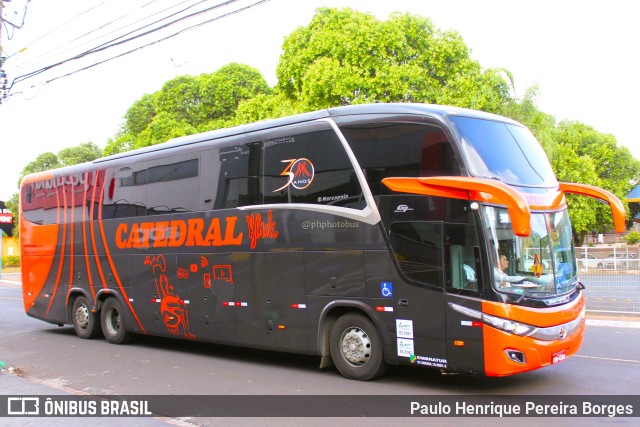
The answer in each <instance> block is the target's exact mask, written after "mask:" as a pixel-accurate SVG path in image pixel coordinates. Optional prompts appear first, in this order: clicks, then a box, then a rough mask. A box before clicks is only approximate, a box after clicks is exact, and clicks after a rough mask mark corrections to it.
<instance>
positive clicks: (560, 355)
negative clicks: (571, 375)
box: [551, 350, 567, 363]
mask: <svg viewBox="0 0 640 427" xmlns="http://www.w3.org/2000/svg"><path fill="white" fill-rule="evenodd" d="M566 358H567V354H566V353H565V351H564V350H562V351H559V352H557V353H553V354H552V355H551V363H559V362H562V361H563V360H565V359H566Z"/></svg>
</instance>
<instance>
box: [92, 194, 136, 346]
mask: <svg viewBox="0 0 640 427" xmlns="http://www.w3.org/2000/svg"><path fill="white" fill-rule="evenodd" d="M103 202H104V188H103V189H102V191H100V203H99V204H98V228H99V229H100V237H101V238H102V245H103V246H104V253H105V255H106V257H107V261H108V262H109V267H111V272H112V273H113V279H114V280H115V281H116V283H117V284H118V288H120V292H121V294H122V298H123V299H124V302H125V304H127V306H128V307H129V310H130V312H131V315H132V316H133V317H134V319H136V322H138V326H139V327H140V332H142V333H143V334H146V333H147V332H146V331H145V329H144V327H143V326H142V322H140V319H139V318H138V315H137V314H136V311H135V310H134V309H133V306H132V305H131V301H129V297H128V296H127V291H125V289H124V286H122V281H121V280H120V276H119V275H118V271H117V270H116V266H115V263H114V262H113V258H112V257H111V251H109V245H108V244H107V237H106V235H105V232H104V225H103V220H102V203H103ZM105 287H106V284H105Z"/></svg>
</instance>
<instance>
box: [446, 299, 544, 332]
mask: <svg viewBox="0 0 640 427" xmlns="http://www.w3.org/2000/svg"><path fill="white" fill-rule="evenodd" d="M449 307H451V308H452V309H453V310H455V311H457V312H458V313H461V314H464V315H465V316H469V317H472V318H474V319H478V320H482V322H483V323H485V324H487V325H489V326H491V327H494V328H496V329H500V330H501V331H504V332H508V333H510V334H514V335H518V336H521V337H526V336H528V335H531V334H533V333H535V332H536V331H537V330H538V328H536V327H535V326H531V325H527V324H526V323H520V322H515V321H513V320H508V319H503V318H502V317H497V316H492V315H490V314H485V313H481V312H479V311H477V310H473V309H471V308H469V307H464V306H462V305H459V304H454V303H452V302H450V303H449Z"/></svg>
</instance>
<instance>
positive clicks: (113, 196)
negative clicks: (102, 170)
mask: <svg viewBox="0 0 640 427" xmlns="http://www.w3.org/2000/svg"><path fill="white" fill-rule="evenodd" d="M147 173H148V169H147V162H141V163H134V164H131V165H130V166H122V167H118V168H117V169H111V170H109V171H108V173H107V175H106V181H105V190H104V202H103V204H102V218H103V219H112V218H128V217H135V216H145V215H147V191H146V187H145V185H146V184H147V176H148V174H147Z"/></svg>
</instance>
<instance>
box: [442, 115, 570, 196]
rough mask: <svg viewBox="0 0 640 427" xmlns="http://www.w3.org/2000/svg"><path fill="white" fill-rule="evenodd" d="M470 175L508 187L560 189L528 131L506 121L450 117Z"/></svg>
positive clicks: (543, 154)
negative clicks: (505, 184) (490, 179)
mask: <svg viewBox="0 0 640 427" xmlns="http://www.w3.org/2000/svg"><path fill="white" fill-rule="evenodd" d="M451 121H453V123H455V126H456V128H457V130H458V132H459V134H460V138H461V141H462V152H463V153H464V155H465V157H466V161H467V164H468V166H469V171H470V173H471V175H474V176H478V177H482V178H494V179H499V180H500V181H502V182H504V183H507V184H514V185H535V186H557V185H558V181H557V180H556V178H555V175H554V173H553V170H552V169H551V165H550V164H549V160H548V159H547V156H546V154H545V152H544V150H543V149H542V147H541V146H540V143H539V142H538V140H536V138H535V137H534V136H533V135H532V134H531V132H529V130H528V129H526V128H524V127H522V126H518V125H514V124H509V123H503V122H495V121H491V120H481V119H475V118H470V117H458V116H454V117H451Z"/></svg>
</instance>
